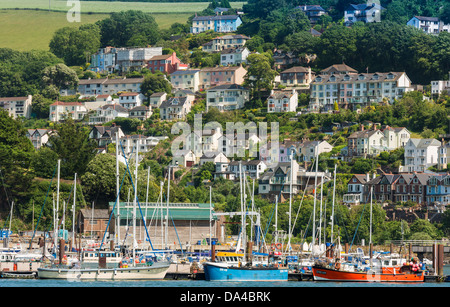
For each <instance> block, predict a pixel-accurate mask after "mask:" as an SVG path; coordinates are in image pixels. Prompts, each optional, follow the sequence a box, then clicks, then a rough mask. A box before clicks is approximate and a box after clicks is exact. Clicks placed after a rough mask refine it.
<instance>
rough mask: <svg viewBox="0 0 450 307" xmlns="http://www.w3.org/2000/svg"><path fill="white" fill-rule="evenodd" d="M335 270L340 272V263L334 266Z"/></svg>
mask: <svg viewBox="0 0 450 307" xmlns="http://www.w3.org/2000/svg"><path fill="white" fill-rule="evenodd" d="M334 268H335V269H336V270H339V269H340V268H341V264H340V263H339V262H336V264H335V265H334Z"/></svg>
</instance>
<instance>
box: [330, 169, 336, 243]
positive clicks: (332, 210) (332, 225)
mask: <svg viewBox="0 0 450 307" xmlns="http://www.w3.org/2000/svg"><path fill="white" fill-rule="evenodd" d="M336 166H337V164H335V165H334V179H333V204H332V207H331V244H333V239H334V236H333V231H334V229H333V228H334V199H335V195H336Z"/></svg>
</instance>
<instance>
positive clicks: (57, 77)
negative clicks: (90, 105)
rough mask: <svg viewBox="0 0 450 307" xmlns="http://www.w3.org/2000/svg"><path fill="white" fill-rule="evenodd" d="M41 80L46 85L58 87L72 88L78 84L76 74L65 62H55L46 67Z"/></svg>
mask: <svg viewBox="0 0 450 307" xmlns="http://www.w3.org/2000/svg"><path fill="white" fill-rule="evenodd" d="M42 75H43V76H42V81H43V82H44V84H45V85H47V86H54V87H55V88H57V89H58V91H59V90H60V89H73V88H76V87H77V86H78V82H79V79H78V76H77V74H76V72H75V71H74V70H72V69H70V68H69V67H67V66H66V65H65V64H56V65H54V66H50V67H46V68H45V69H44V71H43V73H42Z"/></svg>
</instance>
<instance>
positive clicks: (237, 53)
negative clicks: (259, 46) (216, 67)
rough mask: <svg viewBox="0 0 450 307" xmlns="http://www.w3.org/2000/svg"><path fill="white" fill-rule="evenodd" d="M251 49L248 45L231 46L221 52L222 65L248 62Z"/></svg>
mask: <svg viewBox="0 0 450 307" xmlns="http://www.w3.org/2000/svg"><path fill="white" fill-rule="evenodd" d="M249 54H250V51H249V50H248V49H247V47H239V48H229V49H224V50H222V51H221V52H220V65H222V66H227V65H240V64H241V63H247V57H248V55H249Z"/></svg>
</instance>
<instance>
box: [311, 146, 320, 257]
mask: <svg viewBox="0 0 450 307" xmlns="http://www.w3.org/2000/svg"><path fill="white" fill-rule="evenodd" d="M318 152H319V151H318V148H317V147H316V159H315V161H314V162H315V163H316V172H315V175H314V206H313V224H312V243H311V252H313V250H314V245H315V244H316V203H317V197H316V196H317V171H318V165H319V154H318Z"/></svg>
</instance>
